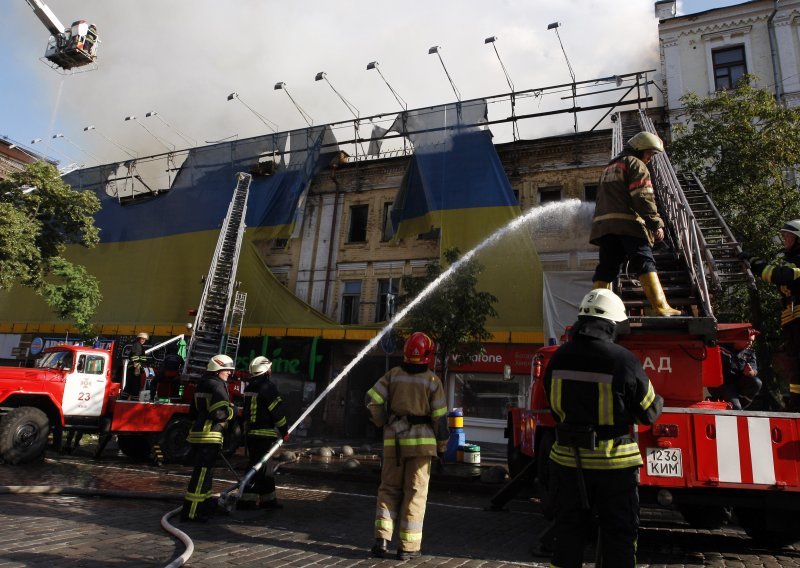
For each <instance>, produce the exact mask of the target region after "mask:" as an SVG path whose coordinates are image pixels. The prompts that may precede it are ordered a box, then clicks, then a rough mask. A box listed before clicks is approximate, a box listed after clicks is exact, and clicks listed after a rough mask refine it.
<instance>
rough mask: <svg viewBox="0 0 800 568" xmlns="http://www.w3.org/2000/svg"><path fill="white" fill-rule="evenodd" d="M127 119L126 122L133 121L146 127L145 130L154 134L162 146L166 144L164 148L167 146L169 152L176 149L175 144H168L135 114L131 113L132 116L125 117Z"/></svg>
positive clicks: (151, 134)
mask: <svg viewBox="0 0 800 568" xmlns="http://www.w3.org/2000/svg"><path fill="white" fill-rule="evenodd" d="M125 121H126V122H127V121H133V122H135V123H136V124H138V125H139V126H141V127H142V128H144V129H145V131H146V132H147V133H148V134H149V135H150V136H152V137H153V138H155V139H156V140H157V141H158V143H159V144H161V145H162V146H164V148H166V149H167V151H168V152H174V151H175V146H173V145H172V144H169V145H168V144H167V143H166V142H164V141H163V140H162V139H161V138H159V137H158V136H156V135H155V134H153V133H152V132H150V129H149V128H147V127H146V126H145V125H144V124H142V123H141V122H139V119H138V118H136V117H135V116H133V115H131V116H126V117H125Z"/></svg>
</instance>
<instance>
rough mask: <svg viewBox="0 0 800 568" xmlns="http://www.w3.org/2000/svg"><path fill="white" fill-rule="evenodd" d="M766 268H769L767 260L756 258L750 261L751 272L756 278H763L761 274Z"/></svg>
mask: <svg viewBox="0 0 800 568" xmlns="http://www.w3.org/2000/svg"><path fill="white" fill-rule="evenodd" d="M766 267H767V261H766V260H763V259H760V258H754V259H752V260H751V261H750V270H751V271H752V272H753V274H755V275H756V276H761V273H762V272H764V269H765V268H766Z"/></svg>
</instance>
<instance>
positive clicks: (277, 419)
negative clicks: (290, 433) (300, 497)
mask: <svg viewBox="0 0 800 568" xmlns="http://www.w3.org/2000/svg"><path fill="white" fill-rule="evenodd" d="M244 400H245V403H244V423H245V432H246V444H247V454H248V458H249V462H250V463H249V465H250V467H253V466H254V465H255V464H256V463H257V462H258V461H259V460H260V459H261V458H262V457H263V456H264V454H266V453H267V452H268V451H269V450H270V448H271V447H272V446H273V445H274V444H275V442H276V441H277V440H278V438H279V437H281V438H282V437H284V435H285V434H286V414H285V413H284V410H283V400H282V399H281V396H280V395H279V394H278V388H277V387H276V386H275V384H274V383H273V382H272V381H271V380H270V376H269V374H267V373H265V374H263V375H260V376H258V377H256V378H255V379H254V380H252V381H250V382H249V383H248V384H247V387H245V390H244ZM256 505H258V506H260V507H262V508H274V507H277V505H278V498H277V495H276V493H275V477H273V476H272V475H270V474H268V473H267V467H262V468H261V469H259V470H258V471H257V472H256V474H255V476H253V480H252V482H251V483H250V484H249V485H248V486H247V487H246V488H245V489H244V491H243V492H242V496H241V498H240V499H239V501H238V502H237V507H238V508H239V509H249V508H254V507H255V506H256Z"/></svg>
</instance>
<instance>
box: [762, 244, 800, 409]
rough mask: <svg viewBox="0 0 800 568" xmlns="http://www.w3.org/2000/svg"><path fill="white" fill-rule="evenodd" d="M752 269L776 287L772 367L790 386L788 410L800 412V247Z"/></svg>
mask: <svg viewBox="0 0 800 568" xmlns="http://www.w3.org/2000/svg"><path fill="white" fill-rule="evenodd" d="M751 269H752V271H753V274H754V275H755V276H756V277H760V278H761V280H763V281H764V282H769V283H771V284H775V285H776V286H777V287H778V292H779V293H780V295H781V347H780V348H779V350H778V352H776V353H775V355H774V357H773V360H772V363H773V366H774V367H775V371H776V372H777V373H778V376H779V377H780V378H781V379H783V380H784V381H787V382H788V383H789V408H790V409H791V410H800V245H799V244H795V245H794V246H793V247H792V248H791V250H789V251H787V252H786V253H784V254H783V255H782V257H781V258H780V259H779V260H777V261H775V262H772V263H769V264H767V263H766V262H765V261H763V260H753V261H752V263H751Z"/></svg>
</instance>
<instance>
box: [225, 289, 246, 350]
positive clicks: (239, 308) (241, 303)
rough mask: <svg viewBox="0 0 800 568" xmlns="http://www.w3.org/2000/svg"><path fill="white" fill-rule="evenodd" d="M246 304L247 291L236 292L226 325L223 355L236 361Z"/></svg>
mask: <svg viewBox="0 0 800 568" xmlns="http://www.w3.org/2000/svg"><path fill="white" fill-rule="evenodd" d="M246 304H247V293H246V292H238V291H237V292H236V297H235V298H234V300H233V308H232V309H231V323H230V325H229V326H228V338H227V340H226V341H225V355H227V356H229V357H230V358H231V359H233V360H234V361H236V357H237V356H238V355H239V340H240V339H241V337H242V325H243V323H244V312H245V305H246Z"/></svg>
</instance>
